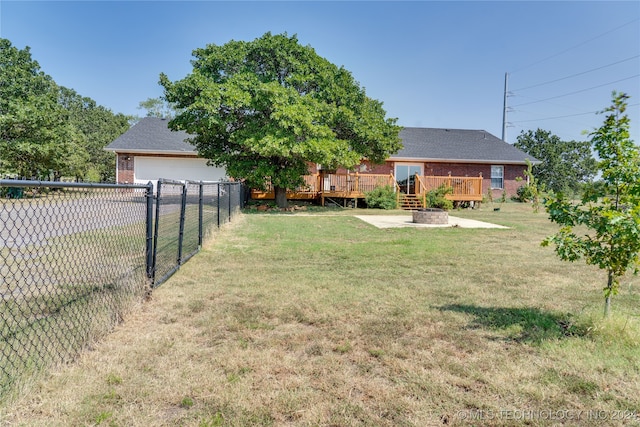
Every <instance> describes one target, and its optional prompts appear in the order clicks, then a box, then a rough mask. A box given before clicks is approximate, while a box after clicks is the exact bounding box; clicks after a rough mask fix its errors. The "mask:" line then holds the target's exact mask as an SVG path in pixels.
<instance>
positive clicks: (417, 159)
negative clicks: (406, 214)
mask: <svg viewBox="0 0 640 427" xmlns="http://www.w3.org/2000/svg"><path fill="white" fill-rule="evenodd" d="M389 160H391V161H394V162H398V161H400V162H433V163H476V164H477V163H481V164H493V165H495V164H500V165H526V164H527V162H526V160H491V159H482V160H480V159H433V158H427V157H390V158H389ZM529 161H530V162H531V164H532V165H538V164H540V163H542V162H541V161H539V160H529Z"/></svg>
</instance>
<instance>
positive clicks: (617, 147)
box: [543, 92, 640, 316]
mask: <svg viewBox="0 0 640 427" xmlns="http://www.w3.org/2000/svg"><path fill="white" fill-rule="evenodd" d="M627 98H628V96H627V95H625V94H622V93H621V94H617V93H615V92H614V93H613V102H612V105H611V106H610V107H609V108H607V109H606V110H605V112H606V113H608V114H607V116H606V118H605V120H604V124H603V125H602V126H601V127H600V128H598V129H596V130H595V131H594V132H592V133H591V134H590V136H591V143H592V144H593V149H594V150H595V152H596V153H597V155H598V158H599V159H600V160H599V163H598V169H599V171H600V173H601V175H602V185H599V186H594V187H592V188H591V190H590V191H587V192H585V193H584V195H583V196H582V199H581V200H580V201H579V202H576V203H573V202H571V201H570V200H568V199H567V198H565V197H564V196H563V195H562V194H561V193H558V194H556V195H555V196H553V197H551V198H549V200H548V201H547V203H546V209H547V212H548V213H549V217H550V219H551V221H552V222H555V223H557V224H559V225H561V228H560V230H559V231H558V232H557V233H556V234H554V235H552V236H549V237H547V238H546V239H545V240H544V241H543V245H545V246H546V245H549V244H552V243H553V244H554V245H555V251H556V253H557V254H558V256H559V257H560V258H561V259H562V260H565V261H576V260H578V259H580V258H584V259H585V261H586V262H587V264H591V265H596V266H598V267H599V268H600V269H602V270H605V271H606V272H607V285H606V286H605V288H604V296H605V308H604V314H605V316H608V315H609V313H610V311H611V297H612V296H613V295H615V294H616V293H617V292H618V285H619V279H620V278H621V277H622V276H623V275H624V274H625V273H626V272H627V271H629V270H631V271H633V272H634V273H637V272H638V254H639V253H640V149H639V148H638V146H637V145H635V144H634V142H633V141H632V140H631V139H630V137H629V117H628V116H627V115H626V114H624V113H625V110H626V106H627Z"/></svg>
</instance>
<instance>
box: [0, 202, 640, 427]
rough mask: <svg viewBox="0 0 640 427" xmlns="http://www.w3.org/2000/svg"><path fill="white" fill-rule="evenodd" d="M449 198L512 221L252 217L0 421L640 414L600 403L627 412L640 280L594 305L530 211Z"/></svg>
mask: <svg viewBox="0 0 640 427" xmlns="http://www.w3.org/2000/svg"><path fill="white" fill-rule="evenodd" d="M456 215H459V216H468V217H472V218H475V219H480V220H492V221H493V222H497V223H501V224H504V225H508V226H511V227H512V228H511V229H509V230H495V229H493V230H486V229H485V230H469V229H413V228H411V229H389V230H378V229H375V228H373V227H371V226H370V225H368V224H365V223H363V222H361V221H359V220H357V219H355V218H352V217H349V216H341V215H338V216H316V217H314V216H295V215H250V216H245V217H243V218H242V220H241V221H239V222H234V223H232V224H231V226H230V227H229V228H227V229H225V231H224V232H223V233H222V234H218V235H216V236H215V237H214V241H212V242H211V243H210V244H209V246H208V247H207V248H206V249H205V250H204V251H203V252H201V253H200V254H199V255H198V256H196V257H194V258H193V259H192V260H191V261H190V262H189V263H187V264H186V265H185V266H183V267H182V269H181V270H180V271H179V272H178V273H177V274H176V275H175V276H174V277H172V278H171V279H170V280H169V281H168V282H167V283H165V284H164V285H162V287H160V288H159V289H157V290H156V291H155V292H154V295H153V299H152V300H151V301H150V302H148V303H145V304H144V305H143V306H141V308H140V311H139V312H138V313H136V314H135V315H132V316H130V317H128V318H127V320H126V322H125V323H124V324H122V325H120V326H119V327H118V328H117V330H116V331H115V332H114V333H113V334H111V335H110V336H108V337H107V338H106V339H105V340H104V341H102V342H100V343H98V344H97V345H96V346H95V347H94V348H93V349H92V351H89V352H86V353H84V354H83V355H82V357H81V358H80V360H78V362H77V363H75V364H73V365H69V366H65V367H60V368H59V369H57V370H56V371H55V372H52V373H51V374H50V375H49V376H48V378H46V379H44V380H43V381H40V382H38V383H37V384H35V385H33V387H32V390H31V392H30V393H29V394H28V395H26V396H25V397H23V398H22V399H20V400H17V401H15V402H13V403H12V404H11V405H10V406H8V407H6V408H4V414H3V417H2V418H0V421H3V422H5V423H7V424H8V425H29V426H38V425H47V426H50V425H59V426H67V425H114V426H148V425H158V426H159V425H167V426H170V425H188V426H217V425H229V426H244V425H278V426H280V425H323V426H359V425H382V426H384V425H387V426H398V425H400V426H402V425H416V426H431V425H442V424H449V425H452V424H453V425H460V424H466V423H469V422H470V419H469V417H484V419H482V420H475V421H471V423H472V424H480V425H487V424H491V425H513V424H514V423H517V424H521V421H523V420H522V419H519V420H518V419H517V417H518V416H520V417H522V413H521V412H518V411H531V412H530V413H529V414H530V416H529V418H528V420H529V421H531V423H530V424H533V425H553V424H557V423H562V424H567V425H602V424H603V421H604V423H605V424H609V425H618V424H628V425H633V423H632V422H631V420H626V421H616V420H612V419H608V420H603V419H601V418H602V417H603V416H604V415H606V416H610V417H613V416H619V417H622V416H624V415H625V412H622V411H631V412H630V413H633V411H635V413H636V414H637V413H640V398H639V396H640V326H639V324H638V315H639V314H640V313H639V312H638V307H639V306H640V304H639V303H640V293H639V292H638V289H637V285H638V280H637V279H636V278H633V277H631V278H628V280H627V281H626V282H625V283H626V286H623V288H624V289H623V290H622V292H621V295H619V296H618V297H617V298H616V299H615V300H614V304H615V306H614V312H617V316H615V317H614V318H613V319H612V320H610V321H607V322H603V321H602V320H601V315H600V312H601V309H602V293H601V292H600V289H601V288H602V287H603V286H604V282H603V280H604V275H603V274H602V273H600V272H599V271H597V270H594V269H592V268H590V267H586V266H585V265H584V264H565V263H562V262H560V261H558V260H557V259H556V258H555V257H554V255H553V253H552V251H551V250H550V249H548V248H541V247H540V246H539V242H540V240H541V239H542V238H543V237H544V236H546V235H547V234H549V233H550V232H552V231H553V230H554V226H553V225H551V224H549V223H548V221H547V220H546V219H545V216H544V215H543V214H538V215H535V214H532V213H531V212H530V210H529V209H527V207H526V206H521V205H516V204H507V205H505V206H503V207H502V209H501V211H500V212H493V211H492V210H490V209H486V210H480V211H464V212H456ZM540 411H548V412H540ZM551 411H553V412H551ZM561 411H570V412H561ZM579 411H584V412H579ZM596 411H603V412H596ZM614 411H618V412H614ZM550 413H552V414H553V416H550V415H549V414H550ZM630 413H628V414H630ZM569 416H571V417H572V418H573V419H569ZM465 417H466V418H465Z"/></svg>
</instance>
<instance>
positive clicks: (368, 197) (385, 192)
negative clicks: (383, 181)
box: [364, 185, 398, 209]
mask: <svg viewBox="0 0 640 427" xmlns="http://www.w3.org/2000/svg"><path fill="white" fill-rule="evenodd" d="M364 200H365V201H366V202H367V206H368V207H370V208H374V209H396V208H397V207H398V202H397V200H396V193H395V191H393V187H392V186H390V185H385V186H384V187H377V188H375V189H374V190H372V191H369V192H368V193H366V194H365V199H364Z"/></svg>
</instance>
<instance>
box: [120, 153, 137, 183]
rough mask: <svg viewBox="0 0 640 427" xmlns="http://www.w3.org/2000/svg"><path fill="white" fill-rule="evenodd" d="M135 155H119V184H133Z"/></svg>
mask: <svg viewBox="0 0 640 427" xmlns="http://www.w3.org/2000/svg"><path fill="white" fill-rule="evenodd" d="M133 157H134V156H133V155H131V154H118V161H117V166H116V167H117V169H118V172H117V175H116V176H117V177H118V178H117V179H118V184H132V183H133Z"/></svg>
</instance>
